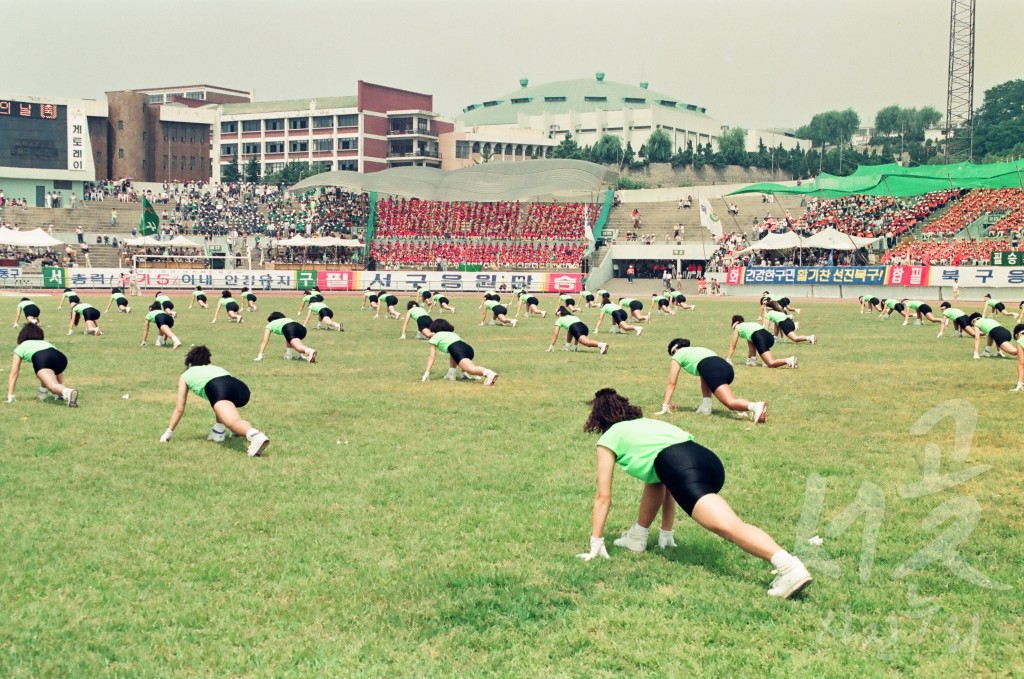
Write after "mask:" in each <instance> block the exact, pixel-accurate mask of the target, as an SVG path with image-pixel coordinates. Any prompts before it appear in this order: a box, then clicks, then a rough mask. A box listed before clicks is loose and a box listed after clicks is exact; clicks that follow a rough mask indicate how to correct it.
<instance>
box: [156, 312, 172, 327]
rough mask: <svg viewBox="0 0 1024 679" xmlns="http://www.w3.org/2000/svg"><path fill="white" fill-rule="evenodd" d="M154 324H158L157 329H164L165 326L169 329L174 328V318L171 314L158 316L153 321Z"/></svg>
mask: <svg viewBox="0 0 1024 679" xmlns="http://www.w3.org/2000/svg"><path fill="white" fill-rule="evenodd" d="M153 322H154V323H155V324H156V327H158V328H162V327H163V326H165V325H166V326H167V327H168V328H173V327H174V317H172V316H171V315H170V314H157V315H156V318H155V319H153Z"/></svg>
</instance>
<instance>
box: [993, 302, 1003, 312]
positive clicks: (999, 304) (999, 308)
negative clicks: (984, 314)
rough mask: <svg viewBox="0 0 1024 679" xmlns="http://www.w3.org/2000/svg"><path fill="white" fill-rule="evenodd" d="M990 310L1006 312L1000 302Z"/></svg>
mask: <svg viewBox="0 0 1024 679" xmlns="http://www.w3.org/2000/svg"><path fill="white" fill-rule="evenodd" d="M992 308H993V309H995V310H996V311H1006V305H1005V304H1003V303H1002V302H998V303H996V304H995V305H994V306H993V307H992Z"/></svg>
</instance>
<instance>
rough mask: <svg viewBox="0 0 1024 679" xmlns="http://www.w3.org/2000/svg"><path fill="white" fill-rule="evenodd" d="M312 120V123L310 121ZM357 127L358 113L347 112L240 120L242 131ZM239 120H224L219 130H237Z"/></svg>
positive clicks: (224, 131) (230, 131) (226, 132)
mask: <svg viewBox="0 0 1024 679" xmlns="http://www.w3.org/2000/svg"><path fill="white" fill-rule="evenodd" d="M310 121H312V124H311V122H310ZM335 126H337V127H359V114H358V113H347V114H344V115H338V116H313V117H312V118H310V117H309V116H301V117H298V118H266V119H261V120H243V121H241V128H242V132H260V131H262V130H266V131H267V132H277V131H280V130H284V129H288V130H308V129H310V128H311V127H312V129H314V130H323V129H330V128H332V127H335ZM238 128H239V121H237V120H225V121H222V122H221V124H220V131H221V132H222V133H225V134H230V133H233V132H238Z"/></svg>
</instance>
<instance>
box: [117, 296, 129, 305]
mask: <svg viewBox="0 0 1024 679" xmlns="http://www.w3.org/2000/svg"><path fill="white" fill-rule="evenodd" d="M114 305H115V306H119V307H122V306H128V300H126V299H125V298H124V297H118V298H117V299H115V300H114Z"/></svg>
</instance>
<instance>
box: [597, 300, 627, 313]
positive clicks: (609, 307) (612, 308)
mask: <svg viewBox="0 0 1024 679" xmlns="http://www.w3.org/2000/svg"><path fill="white" fill-rule="evenodd" d="M616 311H622V307H620V306H619V305H618V304H614V303H612V302H608V304H605V305H604V306H603V307H601V313H602V314H608V315H609V316H611V315H612V314H614V313H615V312H616Z"/></svg>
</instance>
